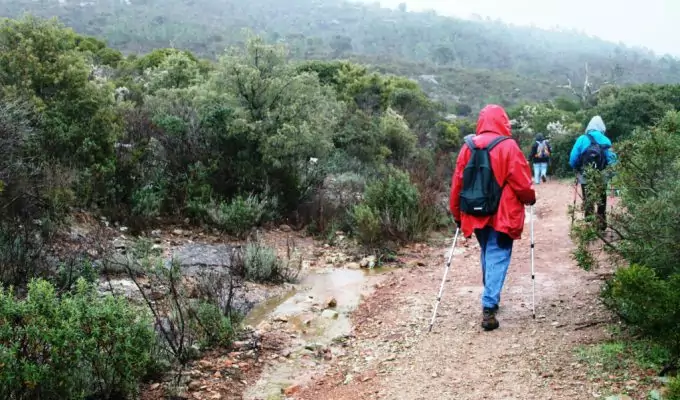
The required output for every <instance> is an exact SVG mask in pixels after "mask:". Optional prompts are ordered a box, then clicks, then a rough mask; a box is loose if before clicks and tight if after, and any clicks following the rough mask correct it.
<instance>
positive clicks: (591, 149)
mask: <svg viewBox="0 0 680 400" xmlns="http://www.w3.org/2000/svg"><path fill="white" fill-rule="evenodd" d="M586 136H587V137H588V139H589V140H590V146H588V148H587V149H586V150H585V151H584V152H583V153H581V156H580V158H579V171H581V172H582V171H583V170H584V169H585V168H587V167H588V166H589V165H590V166H592V167H593V168H595V169H597V170H598V171H602V170H603V169H605V168H606V167H607V154H605V148H604V147H602V145H600V144H599V143H597V141H595V138H594V137H593V135H591V134H590V133H586Z"/></svg>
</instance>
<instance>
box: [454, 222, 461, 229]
mask: <svg viewBox="0 0 680 400" xmlns="http://www.w3.org/2000/svg"><path fill="white" fill-rule="evenodd" d="M453 223H454V224H456V228H462V227H461V226H460V221H453Z"/></svg>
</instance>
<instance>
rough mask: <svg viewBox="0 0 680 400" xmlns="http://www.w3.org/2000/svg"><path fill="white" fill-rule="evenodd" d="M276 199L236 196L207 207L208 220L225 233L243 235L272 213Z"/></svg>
mask: <svg viewBox="0 0 680 400" xmlns="http://www.w3.org/2000/svg"><path fill="white" fill-rule="evenodd" d="M273 209H276V201H270V200H266V199H265V200H260V199H259V197H258V196H254V195H250V196H248V197H243V196H237V197H236V198H234V199H233V200H232V201H230V202H229V203H225V202H222V203H220V204H218V205H216V206H212V207H209V208H207V210H206V213H207V215H208V218H209V221H210V222H211V223H213V224H214V225H215V226H217V227H219V228H220V229H222V230H224V231H225V232H227V233H230V234H233V235H236V236H238V237H243V235H244V234H246V233H247V232H249V231H250V230H251V229H252V228H253V227H257V226H259V225H260V224H261V223H262V222H265V221H266V220H267V219H268V218H270V217H271V215H272V210H273Z"/></svg>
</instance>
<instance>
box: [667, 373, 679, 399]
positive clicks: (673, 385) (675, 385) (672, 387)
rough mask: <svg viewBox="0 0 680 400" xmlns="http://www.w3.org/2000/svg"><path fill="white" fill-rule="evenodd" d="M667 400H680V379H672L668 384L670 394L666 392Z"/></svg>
mask: <svg viewBox="0 0 680 400" xmlns="http://www.w3.org/2000/svg"><path fill="white" fill-rule="evenodd" d="M666 400H680V378H679V377H675V378H671V380H670V382H669V383H668V392H666Z"/></svg>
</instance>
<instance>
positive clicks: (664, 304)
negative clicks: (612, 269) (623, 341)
mask: <svg viewBox="0 0 680 400" xmlns="http://www.w3.org/2000/svg"><path fill="white" fill-rule="evenodd" d="M603 294H604V298H605V300H606V304H608V305H609V306H610V307H611V308H612V309H614V310H616V312H617V313H618V315H619V316H621V318H622V319H623V320H624V321H626V322H627V323H629V324H632V325H633V326H635V327H637V328H638V329H640V330H641V331H642V332H643V333H644V334H645V335H647V336H649V337H651V338H653V339H655V340H657V341H658V342H659V343H662V344H663V345H665V346H666V347H667V348H668V349H670V351H671V354H672V355H673V356H674V357H678V356H679V355H680V273H674V274H673V275H671V276H670V277H668V278H667V279H664V278H661V277H659V276H658V275H657V274H656V273H655V272H654V270H653V269H651V268H649V267H643V266H639V265H635V264H634V265H632V266H630V267H628V268H620V269H619V270H618V271H617V272H616V274H615V276H614V278H613V279H612V280H611V281H610V282H608V284H607V287H606V289H605V291H604V293H603Z"/></svg>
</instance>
